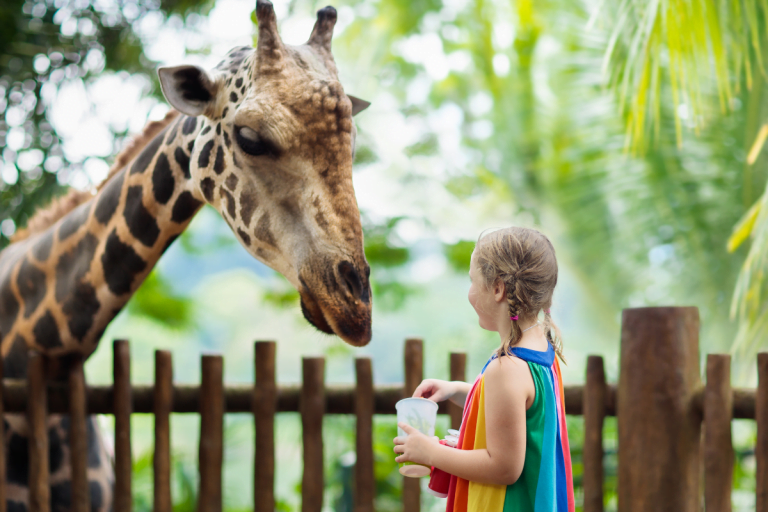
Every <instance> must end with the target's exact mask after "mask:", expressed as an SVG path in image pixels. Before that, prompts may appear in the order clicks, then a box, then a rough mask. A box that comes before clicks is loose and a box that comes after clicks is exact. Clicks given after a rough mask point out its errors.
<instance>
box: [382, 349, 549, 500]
mask: <svg viewBox="0 0 768 512" xmlns="http://www.w3.org/2000/svg"><path fill="white" fill-rule="evenodd" d="M484 379H485V383H484V385H485V420H486V425H485V427H486V428H485V431H486V446H487V448H484V449H477V450H457V449H455V448H450V447H447V446H442V445H440V444H439V443H438V442H437V441H436V440H435V438H430V437H427V436H425V435H424V434H422V433H420V432H419V431H418V430H416V429H413V428H411V427H410V426H408V425H405V426H403V425H402V424H401V428H403V429H404V430H405V431H406V432H407V433H408V437H407V438H405V439H404V440H403V439H400V438H395V444H396V446H395V452H396V453H398V454H402V455H400V456H399V457H397V458H396V459H395V460H396V461H397V462H403V461H407V460H408V461H412V462H417V463H421V464H428V465H430V466H435V467H438V468H440V469H442V470H443V471H446V472H448V473H451V474H453V475H456V476H458V477H460V478H464V479H465V480H470V481H473V482H482V483H488V484H497V485H510V484H513V483H514V482H516V481H517V479H518V478H520V474H521V473H522V471H523V463H524V462H525V411H526V409H527V404H528V403H532V401H533V396H534V394H535V390H534V387H533V379H532V378H531V374H530V371H529V370H528V365H527V364H526V363H525V362H524V361H521V360H520V359H517V358H515V357H502V358H501V359H500V360H499V359H496V360H494V361H493V362H492V363H491V364H490V365H489V366H488V368H487V369H486V371H485V376H484Z"/></svg>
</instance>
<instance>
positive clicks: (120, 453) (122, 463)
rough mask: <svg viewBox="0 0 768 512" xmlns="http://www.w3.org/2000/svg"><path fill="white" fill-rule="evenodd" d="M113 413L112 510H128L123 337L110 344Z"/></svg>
mask: <svg viewBox="0 0 768 512" xmlns="http://www.w3.org/2000/svg"><path fill="white" fill-rule="evenodd" d="M112 353H113V369H114V370H113V379H114V388H113V389H114V410H113V412H114V415H115V503H114V510H115V512H131V510H132V508H133V498H132V497H131V478H132V472H133V462H132V460H131V459H132V458H131V412H132V410H133V403H132V390H131V351H130V346H129V345H128V342H127V341H126V340H115V342H114V344H113V345H112Z"/></svg>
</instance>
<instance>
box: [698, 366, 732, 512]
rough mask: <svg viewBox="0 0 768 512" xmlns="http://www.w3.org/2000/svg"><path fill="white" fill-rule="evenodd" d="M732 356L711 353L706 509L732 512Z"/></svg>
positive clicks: (706, 390) (706, 428) (705, 448)
mask: <svg viewBox="0 0 768 512" xmlns="http://www.w3.org/2000/svg"><path fill="white" fill-rule="evenodd" d="M732 419H733V393H732V392H731V356H729V355H726V354H710V355H708V356H707V383H706V388H704V445H703V451H704V510H706V511H707V512H730V511H731V489H732V487H733V441H732V439H731V420H732Z"/></svg>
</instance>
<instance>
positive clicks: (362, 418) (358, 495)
mask: <svg viewBox="0 0 768 512" xmlns="http://www.w3.org/2000/svg"><path fill="white" fill-rule="evenodd" d="M355 380H356V385H357V390H356V394H355V420H356V426H355V429H356V434H357V435H356V439H355V451H356V453H357V459H356V460H357V462H356V463H355V512H373V499H374V497H375V496H376V481H375V479H374V475H373V401H374V395H373V368H372V365H371V360H370V358H367V357H358V358H357V359H355Z"/></svg>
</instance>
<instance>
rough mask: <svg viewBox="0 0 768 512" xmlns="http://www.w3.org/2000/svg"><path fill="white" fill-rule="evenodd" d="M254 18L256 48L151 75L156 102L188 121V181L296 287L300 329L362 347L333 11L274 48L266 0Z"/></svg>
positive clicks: (363, 312)
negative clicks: (303, 325) (295, 41)
mask: <svg viewBox="0 0 768 512" xmlns="http://www.w3.org/2000/svg"><path fill="white" fill-rule="evenodd" d="M256 16H257V18H258V25H259V28H258V44H257V47H256V48H252V47H250V46H247V47H239V48H235V49H233V50H232V51H230V52H229V53H228V55H227V57H226V58H225V59H224V60H223V61H222V62H221V63H220V64H219V65H218V66H216V68H214V69H213V70H212V71H211V72H207V71H205V70H203V69H201V68H199V67H197V66H177V67H166V68H160V69H159V71H158V73H159V76H160V82H161V85H162V89H163V93H164V94H165V97H166V98H167V100H168V102H169V103H170V104H171V105H172V106H173V107H175V108H176V109H177V110H179V111H181V112H182V113H184V114H187V115H188V116H190V117H188V118H186V119H184V120H183V121H181V123H182V124H181V131H182V133H187V134H192V133H196V136H195V139H194V141H193V145H192V151H191V155H190V159H191V162H190V178H191V179H190V187H191V189H192V192H193V194H195V195H197V196H198V197H199V198H202V199H204V200H205V201H206V202H208V203H209V204H211V205H212V206H213V207H214V208H216V209H217V210H218V211H219V212H220V213H221V215H222V216H223V217H224V219H225V220H226V221H227V223H228V224H229V226H230V227H231V228H232V231H233V232H234V233H235V235H236V237H237V238H238V240H239V241H240V243H241V244H242V245H243V246H244V247H245V248H246V249H247V250H248V251H249V252H250V253H251V254H252V255H253V256H254V257H255V258H257V259H258V260H260V261H262V262H263V263H265V264H266V265H268V266H270V267H271V268H273V269H274V270H276V271H278V272H280V273H281V274H283V275H284V276H285V277H286V278H287V279H288V280H289V281H290V282H291V283H292V284H293V286H295V287H296V289H297V290H298V291H299V294H300V295H301V307H302V312H303V313H304V316H305V317H306V319H307V320H308V321H309V322H310V323H311V324H312V325H314V326H315V327H317V328H318V329H319V330H321V331H323V332H326V333H329V334H337V335H338V336H339V337H341V338H342V339H343V340H344V341H346V342H347V343H350V344H352V345H357V346H361V345H365V344H366V343H368V341H370V339H371V291H370V284H369V279H368V278H369V274H370V267H369V266H368V263H367V262H366V259H365V254H364V252H363V233H362V227H361V223H360V212H359V210H358V207H357V202H356V200H355V195H354V190H353V188H352V160H353V154H354V147H355V135H356V129H355V124H354V122H353V121H352V116H353V115H355V114H357V113H358V112H359V111H360V110H362V109H364V108H365V107H367V106H368V103H367V102H364V101H362V100H358V99H356V98H354V97H351V96H348V95H346V94H345V93H344V89H343V88H342V86H341V84H340V83H339V80H338V72H337V70H336V65H335V63H334V60H333V56H332V54H331V36H332V32H333V26H334V24H335V23H336V10H335V9H334V8H333V7H330V6H329V7H326V8H324V9H321V10H320V11H318V13H317V22H316V23H315V26H314V29H313V30H312V34H311V36H310V38H309V41H307V43H305V44H303V45H300V46H289V45H286V44H283V42H282V41H281V39H280V36H279V34H278V32H277V24H276V20H275V13H274V10H273V8H272V4H271V3H270V2H268V1H266V0H258V2H257V4H256Z"/></svg>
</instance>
